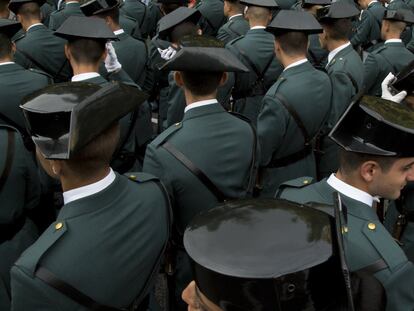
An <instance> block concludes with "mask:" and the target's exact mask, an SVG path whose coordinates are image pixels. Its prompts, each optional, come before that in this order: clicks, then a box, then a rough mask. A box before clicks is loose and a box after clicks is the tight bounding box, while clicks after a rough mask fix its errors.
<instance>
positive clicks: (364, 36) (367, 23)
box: [351, 10, 371, 46]
mask: <svg viewBox="0 0 414 311" xmlns="http://www.w3.org/2000/svg"><path fill="white" fill-rule="evenodd" d="M370 31H371V20H370V16H369V13H368V12H367V11H366V10H364V11H363V12H362V16H361V21H360V22H359V23H358V26H357V29H356V31H355V34H354V35H353V36H352V38H351V44H352V45H353V46H358V45H360V44H363V43H366V42H368V41H369V35H370Z"/></svg>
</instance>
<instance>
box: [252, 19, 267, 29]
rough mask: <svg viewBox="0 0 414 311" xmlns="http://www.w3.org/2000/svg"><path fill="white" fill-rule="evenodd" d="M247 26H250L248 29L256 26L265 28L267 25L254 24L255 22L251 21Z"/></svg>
mask: <svg viewBox="0 0 414 311" xmlns="http://www.w3.org/2000/svg"><path fill="white" fill-rule="evenodd" d="M249 26H250V28H253V27H257V26H261V27H267V25H265V23H262V22H256V21H252V20H249Z"/></svg>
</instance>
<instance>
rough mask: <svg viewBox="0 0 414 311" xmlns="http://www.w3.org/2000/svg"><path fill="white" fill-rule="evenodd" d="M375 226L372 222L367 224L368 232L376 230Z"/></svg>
mask: <svg viewBox="0 0 414 311" xmlns="http://www.w3.org/2000/svg"><path fill="white" fill-rule="evenodd" d="M376 227H377V226H376V225H375V224H374V223H372V222H370V223H369V224H368V229H369V230H375V228H376Z"/></svg>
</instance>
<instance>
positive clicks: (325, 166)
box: [318, 45, 364, 178]
mask: <svg viewBox="0 0 414 311" xmlns="http://www.w3.org/2000/svg"><path fill="white" fill-rule="evenodd" d="M326 70H327V73H328V75H329V78H330V79H331V83H332V100H331V112H330V115H329V119H328V122H327V124H326V126H325V127H324V129H323V137H322V142H321V149H322V154H321V156H320V157H319V161H318V162H319V163H318V172H319V174H318V175H319V178H321V177H327V176H329V175H330V174H331V173H333V172H336V170H337V169H338V165H339V160H338V146H337V145H336V144H335V143H334V142H333V141H332V140H330V139H329V138H328V137H327V135H328V133H329V132H330V130H331V129H332V128H333V127H334V125H335V124H336V122H337V121H338V120H339V118H340V117H341V115H342V114H343V113H344V111H345V110H346V108H348V106H349V104H350V103H351V101H352V98H353V97H354V96H355V95H356V94H357V93H358V91H359V90H362V86H363V76H364V72H363V64H362V61H361V58H360V57H359V55H358V53H357V52H355V50H354V49H353V47H352V45H349V46H348V47H346V48H345V49H343V50H341V51H339V52H338V53H337V54H336V55H335V57H334V58H333V59H332V60H331V62H330V63H329V64H328V65H327V67H326ZM351 79H353V81H352V80H351ZM354 84H355V85H354Z"/></svg>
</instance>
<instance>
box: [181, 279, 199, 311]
mask: <svg viewBox="0 0 414 311" xmlns="http://www.w3.org/2000/svg"><path fill="white" fill-rule="evenodd" d="M181 298H182V299H183V300H184V301H185V302H186V303H187V304H188V311H196V310H200V304H199V303H198V299H197V295H196V284H195V282H194V281H192V282H191V283H190V284H188V286H187V287H186V288H185V289H184V290H183V293H182V295H181Z"/></svg>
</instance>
